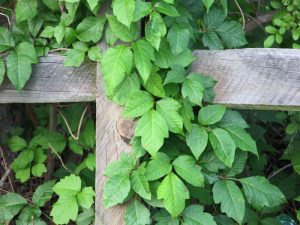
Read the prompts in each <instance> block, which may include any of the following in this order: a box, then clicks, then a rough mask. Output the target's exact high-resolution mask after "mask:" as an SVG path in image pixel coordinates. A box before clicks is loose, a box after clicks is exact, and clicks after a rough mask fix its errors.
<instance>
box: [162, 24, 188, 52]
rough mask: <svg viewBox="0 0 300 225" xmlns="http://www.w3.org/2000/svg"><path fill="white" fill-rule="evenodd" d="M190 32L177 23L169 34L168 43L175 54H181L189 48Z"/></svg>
mask: <svg viewBox="0 0 300 225" xmlns="http://www.w3.org/2000/svg"><path fill="white" fill-rule="evenodd" d="M190 37H191V34H190V30H189V29H188V28H186V27H182V26H180V25H178V24H177V23H175V24H174V25H172V27H171V28H170V30H169V32H168V36H167V38H168V41H169V43H170V46H171V50H172V52H173V53H174V54H179V53H181V52H183V51H184V50H186V49H187V48H188V44H189V40H190Z"/></svg>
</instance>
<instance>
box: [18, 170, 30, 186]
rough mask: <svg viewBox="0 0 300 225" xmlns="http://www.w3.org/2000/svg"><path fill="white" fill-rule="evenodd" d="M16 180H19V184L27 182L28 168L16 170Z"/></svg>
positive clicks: (28, 176)
mask: <svg viewBox="0 0 300 225" xmlns="http://www.w3.org/2000/svg"><path fill="white" fill-rule="evenodd" d="M16 178H17V179H18V180H20V181H21V183H24V182H26V181H28V180H29V178H30V167H29V168H23V169H19V170H17V171H16Z"/></svg>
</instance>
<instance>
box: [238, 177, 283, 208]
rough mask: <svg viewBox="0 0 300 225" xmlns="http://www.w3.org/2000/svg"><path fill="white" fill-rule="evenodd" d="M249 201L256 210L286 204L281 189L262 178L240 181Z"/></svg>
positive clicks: (248, 178)
mask: <svg viewBox="0 0 300 225" xmlns="http://www.w3.org/2000/svg"><path fill="white" fill-rule="evenodd" d="M240 182H241V183H242V186H243V189H244V193H245V196H246V199H247V201H248V202H249V203H250V205H251V206H253V207H254V208H255V209H258V210H261V209H262V208H264V207H275V206H279V205H281V204H283V203H285V202H286V199H285V197H284V195H283V194H282V192H281V191H280V189H279V188H278V187H276V186H275V185H273V184H271V183H270V182H269V181H268V180H267V179H266V178H264V177H261V176H255V177H247V178H243V179H240Z"/></svg>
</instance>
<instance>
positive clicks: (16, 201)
mask: <svg viewBox="0 0 300 225" xmlns="http://www.w3.org/2000/svg"><path fill="white" fill-rule="evenodd" d="M26 204H27V201H26V200H25V199H24V198H23V197H22V196H21V195H19V194H15V193H7V194H3V195H1V196H0V222H1V223H3V222H8V223H9V222H10V221H11V219H12V218H13V217H14V216H16V215H17V214H18V213H19V211H20V210H21V209H22V208H23V207H24V206H25V205H26ZM4 224H5V223H4Z"/></svg>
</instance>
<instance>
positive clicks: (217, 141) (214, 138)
mask: <svg viewBox="0 0 300 225" xmlns="http://www.w3.org/2000/svg"><path fill="white" fill-rule="evenodd" d="M208 137H209V141H210V143H211V145H212V147H213V149H214V152H215V154H216V156H217V157H218V158H219V159H220V160H221V161H222V162H223V163H224V164H225V165H226V166H228V167H232V163H233V160H234V155H235V144H234V142H233V140H232V138H231V137H230V135H229V133H228V132H227V131H226V130H223V129H221V128H215V129H213V130H212V131H211V132H210V133H209V135H208Z"/></svg>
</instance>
